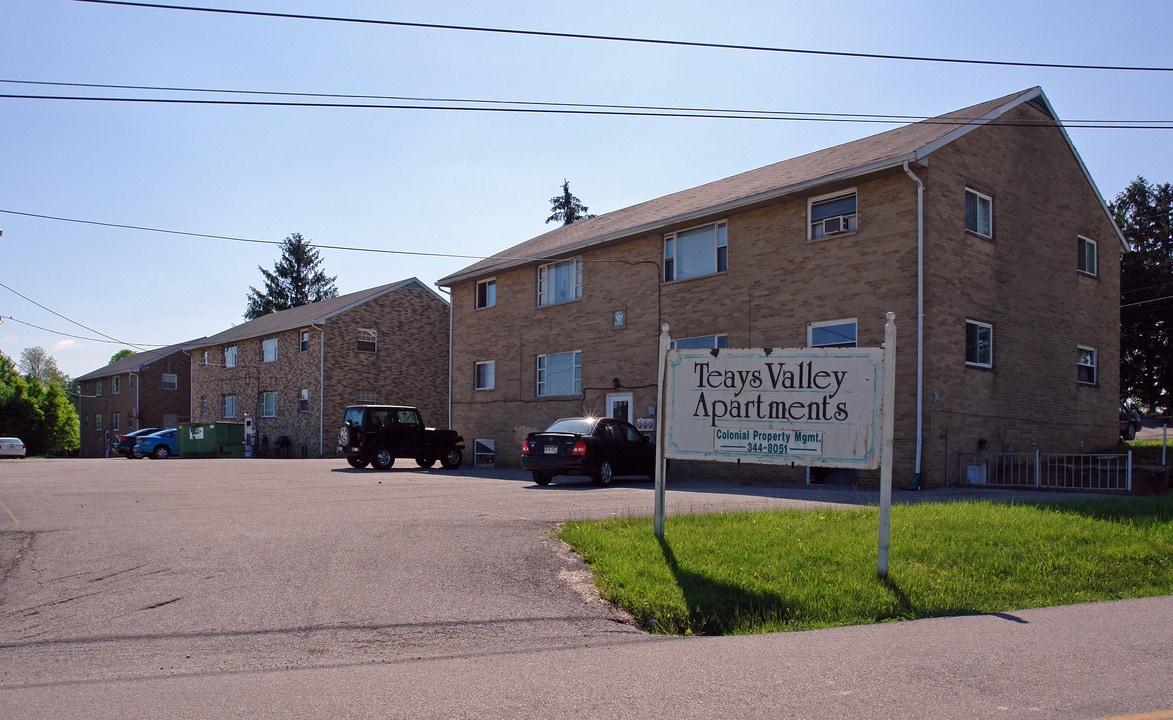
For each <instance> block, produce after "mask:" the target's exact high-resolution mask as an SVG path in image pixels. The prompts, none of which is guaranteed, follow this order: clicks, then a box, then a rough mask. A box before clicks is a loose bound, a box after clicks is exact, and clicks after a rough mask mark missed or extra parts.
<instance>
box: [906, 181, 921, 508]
mask: <svg viewBox="0 0 1173 720" xmlns="http://www.w3.org/2000/svg"><path fill="white" fill-rule="evenodd" d="M904 172H906V173H908V177H910V178H912V181H913V182H914V183H916V470H915V474H914V475H913V478H912V488H911V489H913V490H920V469H921V454H922V451H923V449H924V438H923V437H922V433H923V431H924V415H925V413H924V391H925V184H924V183H923V182H921V180H920V178H918V177H917V176H916V173H914V172H913V171H912V170H911V169H910V168H909V167H908V161H907V160H905V161H904Z"/></svg>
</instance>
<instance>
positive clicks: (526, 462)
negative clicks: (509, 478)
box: [521, 417, 656, 485]
mask: <svg viewBox="0 0 1173 720" xmlns="http://www.w3.org/2000/svg"><path fill="white" fill-rule="evenodd" d="M521 466H522V467H523V468H525V469H526V470H529V471H530V473H532V474H533V478H534V482H536V483H537V484H538V485H549V484H550V480H551V479H552V478H553V477H554V476H555V475H585V476H587V477H590V478H591V479H592V480H593V481H594V483H595V484H596V485H610V484H611V480H612V479H613V478H615V477H618V476H622V475H644V476H647V477H654V475H655V472H656V446H655V444H654V443H652V441H651V438H649V437H648V436H647V435H644V434H643V433H641V432H640V431H639V430H636V429H635V428H634V427H632V425H631V424H630V423H628V422H626V421H624V420H617V419H615V418H595V417H579V418H562V419H561V420H558V421H557V422H555V423H554V424H553V425H551V426H550V427H548V428H546V430H545V431H544V432H540V433H530V434H529V435H527V436H526V438H525V441H524V442H523V443H522V444H521Z"/></svg>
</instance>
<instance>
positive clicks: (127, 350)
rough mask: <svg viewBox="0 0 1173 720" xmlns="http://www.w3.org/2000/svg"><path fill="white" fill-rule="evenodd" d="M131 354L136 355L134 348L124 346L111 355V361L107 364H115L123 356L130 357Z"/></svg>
mask: <svg viewBox="0 0 1173 720" xmlns="http://www.w3.org/2000/svg"><path fill="white" fill-rule="evenodd" d="M131 355H134V350H131V349H130V348H122V349H121V350H119V351H118V352H116V353H114V354H113V355H111V356H110V362H108V363H106V364H107V365H113V364H114V363H116V362H118V361H119V360H121V359H122V358H128V357H130V356H131Z"/></svg>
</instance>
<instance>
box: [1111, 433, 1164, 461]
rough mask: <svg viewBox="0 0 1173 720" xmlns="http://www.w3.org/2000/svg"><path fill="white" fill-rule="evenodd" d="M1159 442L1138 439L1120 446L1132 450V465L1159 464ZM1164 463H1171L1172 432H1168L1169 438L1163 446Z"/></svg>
mask: <svg viewBox="0 0 1173 720" xmlns="http://www.w3.org/2000/svg"><path fill="white" fill-rule="evenodd" d="M1161 440H1162V438H1159V437H1157V438H1139V439H1137V440H1130V441H1129V442H1127V443H1125V442H1122V443H1121V444H1122V445H1125V446H1126V450H1125V451H1126V452H1127V450H1132V461H1133V462H1134V463H1153V464H1159V463H1160V462H1161ZM1165 461H1166V462H1173V431H1170V436H1169V440H1168V443H1167V445H1166V446H1165Z"/></svg>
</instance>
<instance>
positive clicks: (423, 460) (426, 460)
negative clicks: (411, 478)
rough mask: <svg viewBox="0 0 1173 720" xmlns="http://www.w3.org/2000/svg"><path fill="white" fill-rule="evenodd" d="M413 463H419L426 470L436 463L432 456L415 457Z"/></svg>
mask: <svg viewBox="0 0 1173 720" xmlns="http://www.w3.org/2000/svg"><path fill="white" fill-rule="evenodd" d="M415 464H416V465H419V466H420V467H422V468H424V469H425V470H426V469H428V468H430V467H432V466H433V465H435V464H436V458H434V457H417V458H416V459H415Z"/></svg>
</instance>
